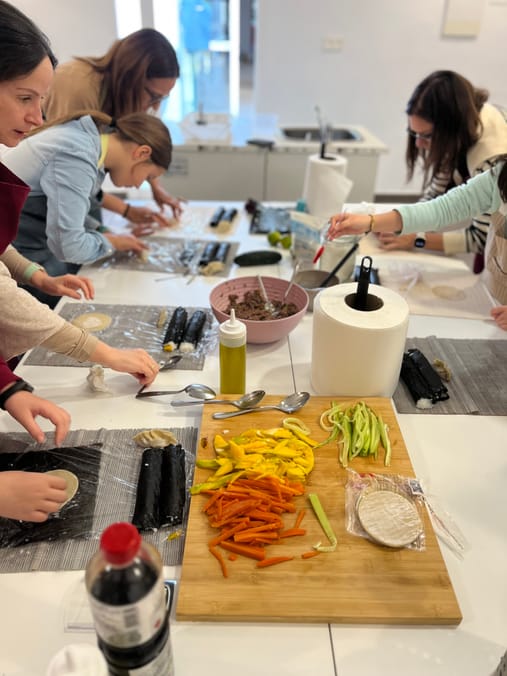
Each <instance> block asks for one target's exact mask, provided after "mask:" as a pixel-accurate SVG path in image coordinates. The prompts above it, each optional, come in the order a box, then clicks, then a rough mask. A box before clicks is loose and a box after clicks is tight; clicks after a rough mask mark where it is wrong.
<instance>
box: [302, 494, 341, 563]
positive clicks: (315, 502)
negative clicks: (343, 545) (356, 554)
mask: <svg viewBox="0 0 507 676" xmlns="http://www.w3.org/2000/svg"><path fill="white" fill-rule="evenodd" d="M308 500H310V504H311V506H312V507H313V511H314V512H315V516H316V517H317V519H318V520H319V523H320V525H321V526H322V530H323V531H324V533H325V534H326V537H327V539H328V540H329V542H330V543H331V544H330V545H329V546H326V545H323V544H322V543H320V542H318V543H317V544H316V545H313V548H314V549H316V550H317V551H318V552H334V550H335V549H336V545H337V544H338V540H337V538H336V535H335V534H334V532H333V529H332V528H331V524H330V523H329V521H328V518H327V516H326V512H325V511H324V508H323V507H322V505H321V504H320V500H319V498H318V496H317V494H316V493H308Z"/></svg>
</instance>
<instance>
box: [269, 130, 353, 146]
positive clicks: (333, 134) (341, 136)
mask: <svg viewBox="0 0 507 676" xmlns="http://www.w3.org/2000/svg"><path fill="white" fill-rule="evenodd" d="M281 131H282V134H283V136H284V137H285V138H286V139H289V140H291V141H313V142H319V141H320V129H319V128H318V127H282V129H281ZM328 140H329V141H362V140H363V139H362V137H361V134H359V133H358V132H356V131H354V130H353V129H347V128H345V127H336V128H333V129H331V130H330V132H329V138H328Z"/></svg>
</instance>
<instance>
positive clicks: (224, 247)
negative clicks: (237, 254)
mask: <svg viewBox="0 0 507 676" xmlns="http://www.w3.org/2000/svg"><path fill="white" fill-rule="evenodd" d="M230 248H231V245H230V244H229V242H222V243H221V244H219V245H218V249H217V250H216V253H215V257H214V258H213V260H215V261H219V262H220V263H225V261H226V260H227V254H228V253H229V249H230Z"/></svg>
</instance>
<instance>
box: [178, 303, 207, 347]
mask: <svg viewBox="0 0 507 676" xmlns="http://www.w3.org/2000/svg"><path fill="white" fill-rule="evenodd" d="M205 323H206V313H205V312H204V311H203V310H196V311H195V312H194V314H193V315H192V317H191V318H190V321H189V322H188V326H187V328H186V329H185V334H184V336H183V338H182V340H181V343H180V351H181V352H193V351H194V350H195V348H196V347H197V343H198V342H199V339H200V337H201V334H202V330H203V328H204V324H205Z"/></svg>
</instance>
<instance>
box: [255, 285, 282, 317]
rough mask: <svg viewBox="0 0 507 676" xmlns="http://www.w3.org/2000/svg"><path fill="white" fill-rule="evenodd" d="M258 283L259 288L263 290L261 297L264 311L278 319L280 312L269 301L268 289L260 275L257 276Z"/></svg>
mask: <svg viewBox="0 0 507 676" xmlns="http://www.w3.org/2000/svg"><path fill="white" fill-rule="evenodd" d="M257 281H258V282H259V288H260V290H261V295H262V298H263V300H264V309H265V310H267V311H268V312H269V313H270V314H271V316H272V317H273V319H276V317H277V316H278V315H279V312H278V310H277V309H276V308H275V306H274V305H273V303H272V302H271V301H270V300H269V298H268V294H267V293H266V288H265V286H264V282H263V281H262V277H261V276H260V275H257Z"/></svg>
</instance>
